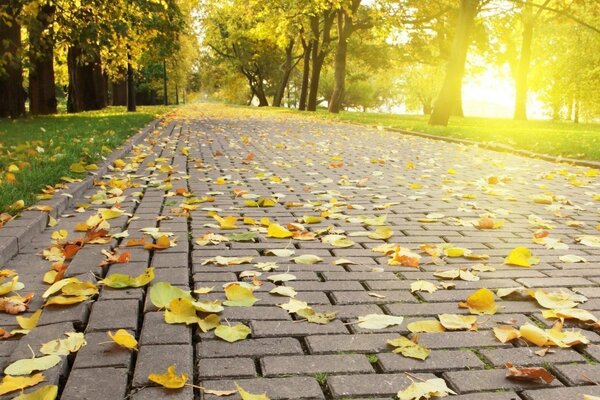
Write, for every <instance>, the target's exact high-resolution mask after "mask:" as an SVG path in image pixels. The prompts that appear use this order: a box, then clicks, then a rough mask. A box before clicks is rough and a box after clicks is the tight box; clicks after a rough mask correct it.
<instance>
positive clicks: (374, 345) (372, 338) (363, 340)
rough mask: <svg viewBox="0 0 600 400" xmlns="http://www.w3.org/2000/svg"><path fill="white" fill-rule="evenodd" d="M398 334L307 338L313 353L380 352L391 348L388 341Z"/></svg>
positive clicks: (313, 336) (307, 343) (315, 336)
mask: <svg viewBox="0 0 600 400" xmlns="http://www.w3.org/2000/svg"><path fill="white" fill-rule="evenodd" d="M397 336H398V335H397V334H395V333H371V334H368V335H350V334H347V335H312V336H307V337H306V339H305V340H306V345H307V346H308V349H309V351H310V353H311V354H328V353H379V352H382V351H385V350H387V349H389V346H388V344H387V341H388V340H390V339H393V338H395V337H397Z"/></svg>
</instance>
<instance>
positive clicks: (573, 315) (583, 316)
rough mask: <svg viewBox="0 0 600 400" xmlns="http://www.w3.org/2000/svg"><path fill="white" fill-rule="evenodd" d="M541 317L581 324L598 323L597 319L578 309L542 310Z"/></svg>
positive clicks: (589, 313)
mask: <svg viewBox="0 0 600 400" xmlns="http://www.w3.org/2000/svg"><path fill="white" fill-rule="evenodd" d="M542 316H543V317H544V318H546V319H550V318H556V319H560V318H562V319H577V320H579V321H583V322H590V321H591V322H598V318H597V317H596V316H595V315H594V314H592V313H591V312H589V311H587V310H582V309H580V308H563V309H560V310H544V311H542Z"/></svg>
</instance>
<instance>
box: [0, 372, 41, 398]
mask: <svg viewBox="0 0 600 400" xmlns="http://www.w3.org/2000/svg"><path fill="white" fill-rule="evenodd" d="M45 378H46V377H45V376H44V374H42V373H38V374H35V375H33V376H10V375H8V376H5V377H4V378H2V382H1V383H0V396H1V395H3V394H6V393H10V392H14V391H15V390H21V389H25V388H26V387H30V386H34V385H37V384H38V383H40V382H42V381H43V380H44V379H45Z"/></svg>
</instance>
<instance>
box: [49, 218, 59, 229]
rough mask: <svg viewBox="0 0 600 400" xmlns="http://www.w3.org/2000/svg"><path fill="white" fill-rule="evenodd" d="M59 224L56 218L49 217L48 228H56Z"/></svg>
mask: <svg viewBox="0 0 600 400" xmlns="http://www.w3.org/2000/svg"><path fill="white" fill-rule="evenodd" d="M57 224H58V220H57V219H56V218H54V217H53V216H52V215H48V226H49V227H50V228H52V227H54V226H56V225H57Z"/></svg>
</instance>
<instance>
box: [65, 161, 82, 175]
mask: <svg viewBox="0 0 600 400" xmlns="http://www.w3.org/2000/svg"><path fill="white" fill-rule="evenodd" d="M69 169H70V170H71V172H75V173H78V174H81V173H84V172H86V171H85V166H84V165H83V164H82V163H74V164H71V166H69Z"/></svg>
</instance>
